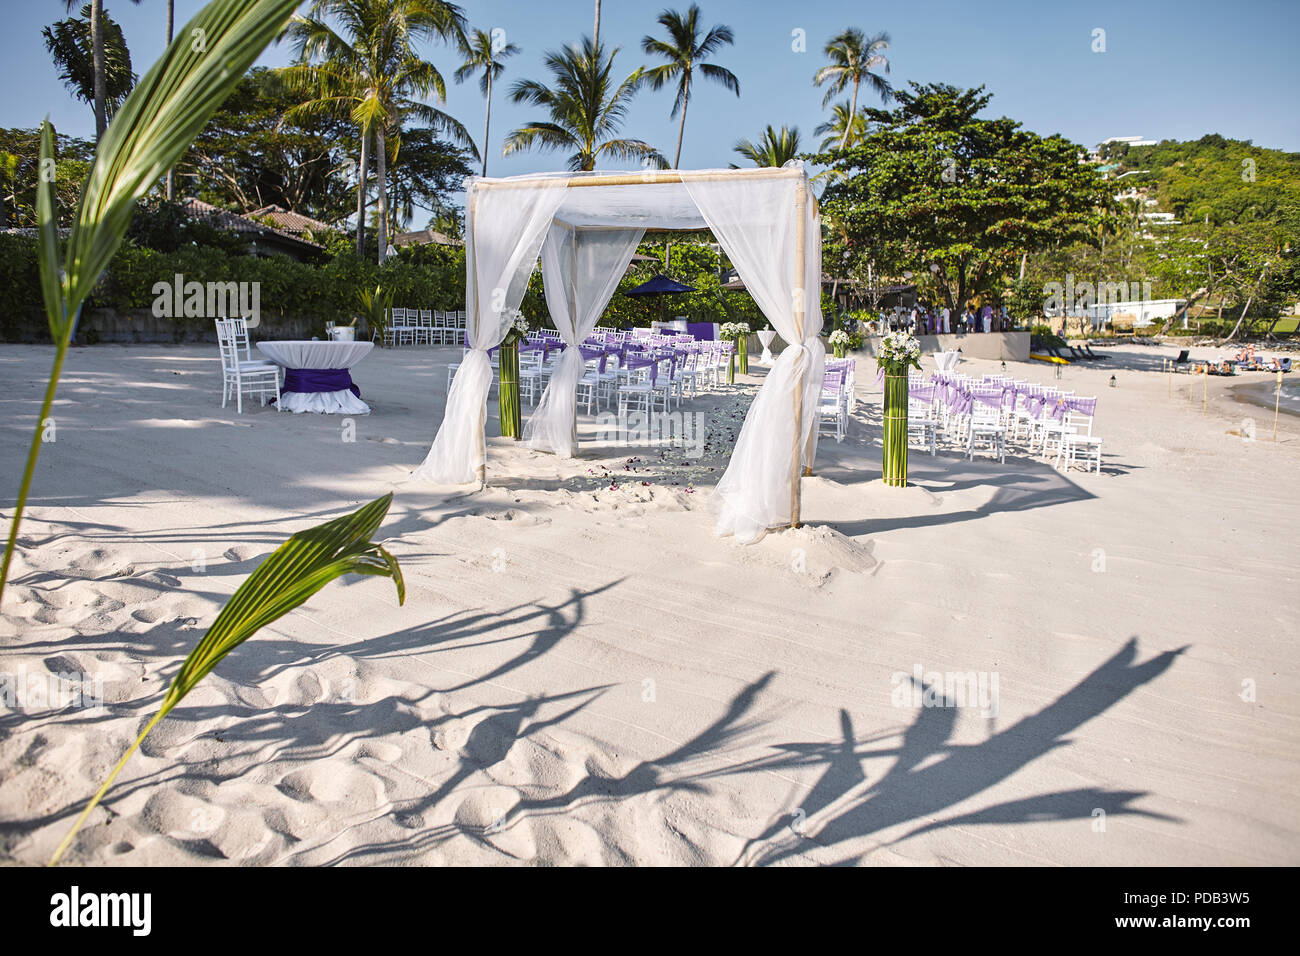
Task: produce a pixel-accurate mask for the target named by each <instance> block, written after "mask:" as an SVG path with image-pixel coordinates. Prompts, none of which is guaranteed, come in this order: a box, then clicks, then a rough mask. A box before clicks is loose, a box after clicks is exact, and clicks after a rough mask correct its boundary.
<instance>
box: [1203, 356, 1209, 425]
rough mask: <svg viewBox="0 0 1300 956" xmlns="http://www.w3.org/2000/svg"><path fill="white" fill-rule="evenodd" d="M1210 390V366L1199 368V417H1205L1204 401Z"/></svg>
mask: <svg viewBox="0 0 1300 956" xmlns="http://www.w3.org/2000/svg"><path fill="white" fill-rule="evenodd" d="M1209 391H1210V367H1209V366H1208V365H1207V366H1205V367H1204V368H1203V369H1201V417H1202V418H1204V417H1205V403H1206V399H1207V398H1208V397H1209Z"/></svg>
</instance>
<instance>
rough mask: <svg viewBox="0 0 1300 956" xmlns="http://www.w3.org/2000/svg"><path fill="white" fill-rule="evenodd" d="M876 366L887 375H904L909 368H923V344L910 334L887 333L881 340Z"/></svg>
mask: <svg viewBox="0 0 1300 956" xmlns="http://www.w3.org/2000/svg"><path fill="white" fill-rule="evenodd" d="M876 365H877V367H879V368H882V369H884V370H885V374H886V375H902V374H903V373H904V372H906V371H907V369H909V368H915V369H920V367H921V343H920V342H919V341H917V338H916V336H914V335H912V334H911V333H910V332H887V333H885V334H884V335H883V336H882V337H881V339H880V351H879V352H878V353H877V355H876Z"/></svg>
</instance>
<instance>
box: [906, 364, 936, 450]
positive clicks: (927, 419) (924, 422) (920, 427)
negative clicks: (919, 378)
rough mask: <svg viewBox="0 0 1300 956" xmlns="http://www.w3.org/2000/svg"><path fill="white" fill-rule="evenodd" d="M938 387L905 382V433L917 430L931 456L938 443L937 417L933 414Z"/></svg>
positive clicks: (909, 436) (910, 433)
mask: <svg viewBox="0 0 1300 956" xmlns="http://www.w3.org/2000/svg"><path fill="white" fill-rule="evenodd" d="M938 394H939V387H938V386H937V385H934V384H930V383H925V382H917V383H915V384H913V383H912V382H911V381H909V382H908V383H907V435H908V441H909V442H910V441H911V440H912V433H913V432H919V433H920V437H921V444H922V445H929V446H930V454H931V455H932V456H933V455H934V454H935V452H936V450H937V448H938V444H939V419H938V418H937V417H936V416H935V403H936V401H937V400H938Z"/></svg>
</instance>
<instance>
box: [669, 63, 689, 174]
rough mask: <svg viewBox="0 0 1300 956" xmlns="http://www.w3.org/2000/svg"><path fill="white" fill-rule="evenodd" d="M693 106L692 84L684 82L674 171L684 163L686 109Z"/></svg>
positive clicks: (687, 81)
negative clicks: (683, 141) (683, 140)
mask: <svg viewBox="0 0 1300 956" xmlns="http://www.w3.org/2000/svg"><path fill="white" fill-rule="evenodd" d="M690 105H691V83H690V80H686V81H684V84H683V86H682V120H681V122H680V123H678V124H677V154H676V155H675V156H673V169H677V168H678V165H679V164H680V163H681V161H682V137H683V136H685V135H686V108H687V107H688V106H690Z"/></svg>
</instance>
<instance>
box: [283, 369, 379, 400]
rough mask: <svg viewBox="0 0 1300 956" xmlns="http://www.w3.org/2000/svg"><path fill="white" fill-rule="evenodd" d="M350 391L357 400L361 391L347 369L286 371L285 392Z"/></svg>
mask: <svg viewBox="0 0 1300 956" xmlns="http://www.w3.org/2000/svg"><path fill="white" fill-rule="evenodd" d="M344 389H347V390H348V391H350V392H351V393H352V394H353V395H355V396H356V397H357V398H360V397H361V389H359V388H357V386H356V385H355V384H354V383H353V381H352V376H351V375H350V374H349V373H348V370H347V369H345V368H287V369H285V370H284V388H282V389H280V391H281V393H285V392H341V391H343V390H344Z"/></svg>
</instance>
